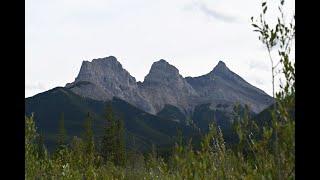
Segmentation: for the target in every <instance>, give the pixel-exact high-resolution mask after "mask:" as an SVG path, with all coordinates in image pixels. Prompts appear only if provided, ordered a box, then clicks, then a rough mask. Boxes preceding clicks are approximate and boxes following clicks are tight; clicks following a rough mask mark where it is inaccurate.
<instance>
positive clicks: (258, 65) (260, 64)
mask: <svg viewBox="0 0 320 180" xmlns="http://www.w3.org/2000/svg"><path fill="white" fill-rule="evenodd" d="M249 68H250V69H259V70H263V71H268V70H269V69H270V67H269V66H268V65H267V64H266V63H265V62H261V61H256V60H251V61H250V62H249Z"/></svg>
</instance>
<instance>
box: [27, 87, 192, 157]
mask: <svg viewBox="0 0 320 180" xmlns="http://www.w3.org/2000/svg"><path fill="white" fill-rule="evenodd" d="M108 104H111V105H112V108H113V111H114V112H115V114H116V116H117V117H119V118H121V119H123V120H124V126H125V134H126V142H127V146H128V147H129V148H130V147H133V146H134V144H133V142H134V141H133V139H132V138H135V143H136V146H137V148H138V149H139V150H141V151H145V150H149V149H150V148H151V147H152V144H155V145H156V146H161V147H163V146H170V145H172V144H173V143H174V142H175V137H176V136H177V134H176V133H177V130H178V129H180V130H182V133H183V135H184V136H185V137H191V136H194V135H195V134H196V131H195V130H193V129H192V128H191V127H188V126H184V125H183V124H181V123H178V122H175V121H172V120H168V119H165V118H161V117H160V116H155V115H152V114H149V113H146V112H144V111H142V110H140V109H138V108H136V107H134V106H132V105H131V104H129V103H127V102H125V101H123V100H121V99H118V98H113V99H112V100H110V101H97V100H93V99H90V98H85V97H81V96H79V95H77V94H75V93H73V92H72V91H71V90H69V89H68V88H64V87H57V88H54V89H51V90H49V91H46V92H44V93H40V94H38V95H35V96H33V97H30V98H26V100H25V107H26V109H25V112H26V115H28V116H30V115H31V113H34V116H35V122H36V125H37V127H38V132H40V133H42V134H43V135H44V137H45V144H46V145H47V147H48V148H49V150H51V151H52V150H53V149H54V147H55V142H56V135H57V132H58V124H59V119H60V117H61V114H62V113H63V114H64V119H65V127H66V131H67V135H68V141H70V140H71V138H72V137H73V136H78V137H79V136H81V135H82V133H83V123H84V119H85V116H86V114H87V113H88V112H89V113H90V114H91V116H92V117H93V119H94V121H93V122H94V123H93V129H94V133H95V136H96V139H97V140H99V138H100V137H101V136H102V134H103V127H104V126H105V123H106V121H105V119H104V115H105V108H106V106H107V105H108Z"/></svg>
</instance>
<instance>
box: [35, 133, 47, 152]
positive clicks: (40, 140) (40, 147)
mask: <svg viewBox="0 0 320 180" xmlns="http://www.w3.org/2000/svg"><path fill="white" fill-rule="evenodd" d="M37 152H38V154H39V158H44V157H45V156H46V155H47V149H46V147H45V145H44V134H43V133H40V134H39V136H38V138H37Z"/></svg>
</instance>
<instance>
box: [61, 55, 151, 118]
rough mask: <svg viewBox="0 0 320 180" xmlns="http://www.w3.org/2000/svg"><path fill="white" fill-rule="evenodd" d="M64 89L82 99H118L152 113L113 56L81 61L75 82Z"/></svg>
mask: <svg viewBox="0 0 320 180" xmlns="http://www.w3.org/2000/svg"><path fill="white" fill-rule="evenodd" d="M66 88H68V89H70V90H71V91H73V92H74V93H76V94H78V95H80V96H82V97H88V98H91V99H94V100H101V101H106V100H111V99H112V98H113V97H118V98H120V99H122V100H124V101H127V102H128V103H130V104H132V105H134V106H136V107H139V108H140V109H143V110H145V111H147V112H153V111H154V109H153V107H152V106H150V103H149V102H148V101H147V99H145V98H144V97H142V95H141V93H140V90H139V88H138V84H137V82H136V79H135V78H134V77H132V76H131V75H130V74H129V72H128V71H126V70H125V69H123V67H122V65H121V64H120V63H119V62H118V61H117V59H116V58H115V57H113V56H109V57H106V58H100V59H94V60H92V62H89V61H83V62H82V65H81V69H80V72H79V74H78V76H77V77H76V79H75V81H74V82H73V83H70V84H67V85H66Z"/></svg>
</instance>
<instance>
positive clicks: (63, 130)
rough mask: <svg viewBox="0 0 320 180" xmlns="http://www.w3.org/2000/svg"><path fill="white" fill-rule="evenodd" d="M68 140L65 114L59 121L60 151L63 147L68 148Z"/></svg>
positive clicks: (58, 139) (58, 143) (58, 140)
mask: <svg viewBox="0 0 320 180" xmlns="http://www.w3.org/2000/svg"><path fill="white" fill-rule="evenodd" d="M66 138H67V131H66V128H65V126H64V113H62V114H61V118H60V121H59V130H58V137H57V148H58V149H62V148H63V147H65V146H66Z"/></svg>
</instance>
